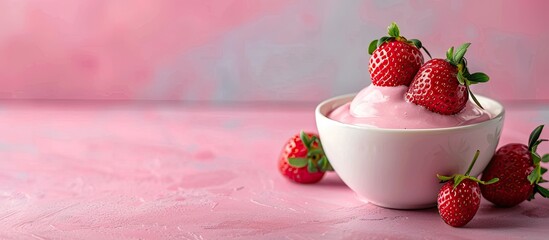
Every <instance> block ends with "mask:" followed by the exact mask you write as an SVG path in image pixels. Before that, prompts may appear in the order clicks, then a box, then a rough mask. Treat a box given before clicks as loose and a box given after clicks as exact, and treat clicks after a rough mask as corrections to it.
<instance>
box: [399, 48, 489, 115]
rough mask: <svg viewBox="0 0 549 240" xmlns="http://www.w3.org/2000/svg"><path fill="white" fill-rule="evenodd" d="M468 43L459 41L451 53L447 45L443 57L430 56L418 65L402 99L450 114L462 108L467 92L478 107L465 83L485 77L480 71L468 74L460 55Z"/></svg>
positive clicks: (475, 81) (440, 112) (468, 83)
mask: <svg viewBox="0 0 549 240" xmlns="http://www.w3.org/2000/svg"><path fill="white" fill-rule="evenodd" d="M469 45H471V44H470V43H465V44H463V45H462V46H461V47H459V48H458V49H457V51H456V52H455V54H454V47H451V48H450V49H449V50H448V52H447V53H446V59H432V60H429V61H428V62H426V63H425V64H424V65H423V66H421V68H420V69H419V71H418V72H417V74H416V76H415V77H414V80H413V81H412V83H411V84H410V88H408V91H407V92H406V96H405V98H406V101H408V102H412V103H415V104H417V105H420V106H424V107H425V108H427V109H429V110H430V111H432V112H436V113H439V114H443V115H452V114H456V113H459V112H460V111H461V110H462V109H463V108H464V107H465V104H466V103H467V100H468V99H469V97H468V95H469V94H471V98H472V99H473V101H475V103H476V104H477V105H478V106H479V107H481V108H482V106H481V105H480V103H479V102H478V101H477V99H476V98H475V95H473V92H471V89H470V88H469V85H471V84H476V83H481V82H487V81H488V80H489V77H488V76H487V75H486V74H484V73H480V72H479V73H473V74H470V73H469V70H467V60H466V59H465V58H464V57H463V56H464V55H465V52H467V48H468V47H469Z"/></svg>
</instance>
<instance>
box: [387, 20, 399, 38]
mask: <svg viewBox="0 0 549 240" xmlns="http://www.w3.org/2000/svg"><path fill="white" fill-rule="evenodd" d="M387 32H388V33H389V36H391V37H395V38H396V37H399V36H400V30H399V29H398V26H397V24H396V23H395V22H393V23H391V25H389V27H388V28H387Z"/></svg>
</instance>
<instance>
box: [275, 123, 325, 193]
mask: <svg viewBox="0 0 549 240" xmlns="http://www.w3.org/2000/svg"><path fill="white" fill-rule="evenodd" d="M278 169H279V170H280V173H282V175H283V176H285V177H287V178H288V179H290V180H292V181H294V182H297V183H316V182H318V181H320V180H321V179H322V177H324V173H325V172H326V171H332V170H333V169H332V166H331V165H330V162H328V158H326V155H325V154H324V150H323V149H322V144H321V142H320V138H319V136H318V135H317V134H314V133H305V132H303V131H301V133H300V134H298V135H295V136H293V137H292V138H290V140H288V141H287V142H286V144H285V145H284V147H283V148H282V152H281V153H280V157H279V161H278Z"/></svg>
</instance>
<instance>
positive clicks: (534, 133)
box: [528, 125, 544, 151]
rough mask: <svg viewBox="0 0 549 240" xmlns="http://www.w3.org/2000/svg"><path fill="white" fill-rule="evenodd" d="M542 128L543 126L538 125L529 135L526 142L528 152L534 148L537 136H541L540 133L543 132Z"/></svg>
mask: <svg viewBox="0 0 549 240" xmlns="http://www.w3.org/2000/svg"><path fill="white" fill-rule="evenodd" d="M543 126H544V125H539V126H538V127H536V128H535V129H534V131H532V133H531V134H530V139H529V140H528V150H530V151H532V148H533V147H534V146H536V142H537V141H538V139H539V135H541V131H543Z"/></svg>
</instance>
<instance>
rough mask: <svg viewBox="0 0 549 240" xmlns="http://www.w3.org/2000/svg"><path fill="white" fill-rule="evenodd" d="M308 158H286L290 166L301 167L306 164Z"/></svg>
mask: <svg viewBox="0 0 549 240" xmlns="http://www.w3.org/2000/svg"><path fill="white" fill-rule="evenodd" d="M308 162H309V159H307V158H288V163H289V164H290V166H292V167H296V168H302V167H305V166H307V163H308Z"/></svg>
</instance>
